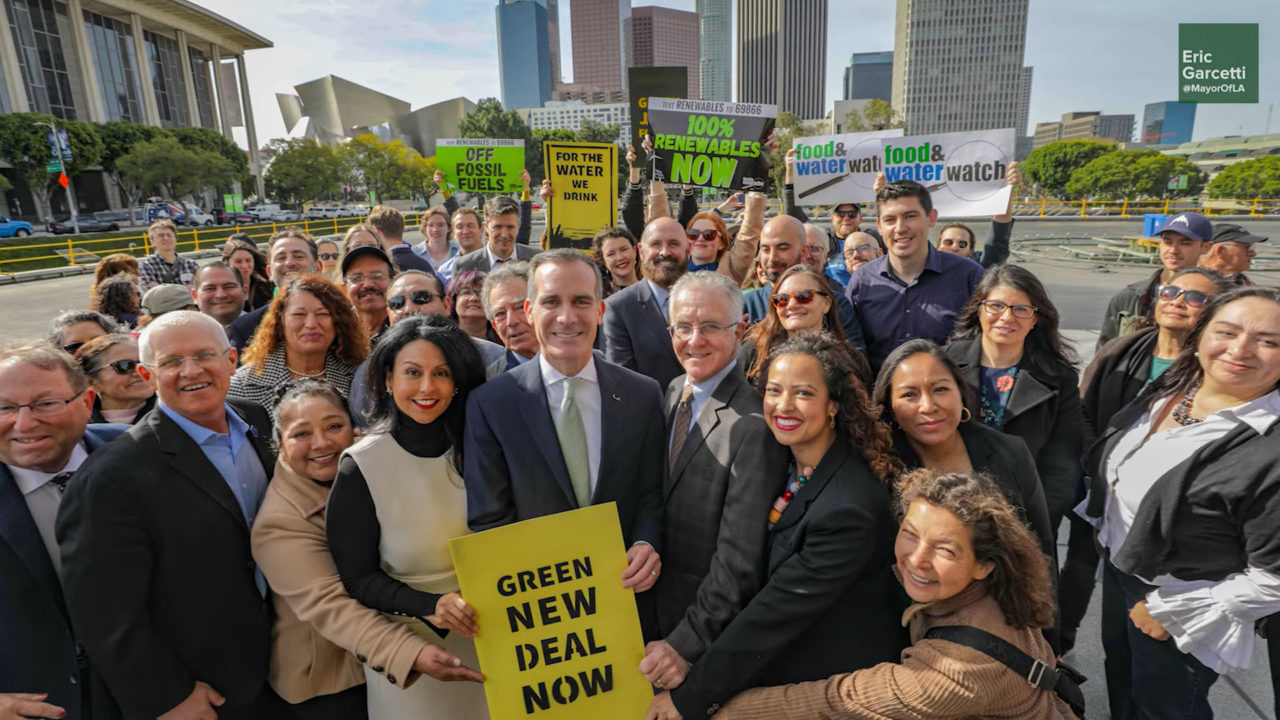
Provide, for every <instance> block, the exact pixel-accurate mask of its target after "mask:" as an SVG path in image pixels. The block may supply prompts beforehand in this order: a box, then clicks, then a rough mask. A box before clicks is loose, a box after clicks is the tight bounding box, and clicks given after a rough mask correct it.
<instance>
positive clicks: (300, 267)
mask: <svg viewBox="0 0 1280 720" xmlns="http://www.w3.org/2000/svg"><path fill="white" fill-rule="evenodd" d="M267 261H268V262H269V263H270V265H271V282H273V283H275V286H276V287H278V288H279V287H284V286H285V284H286V283H287V282H289V279H290V278H292V277H294V276H296V275H303V274H306V273H313V272H316V270H317V269H318V268H319V266H320V250H319V249H317V248H316V241H315V240H313V239H312V238H311V236H310V235H309V234H307V233H306V232H304V231H303V230H301V229H299V228H296V227H293V228H285V229H284V230H281V231H280V232H278V233H276V234H275V235H272V236H271V241H270V243H268V245H267ZM270 307H271V303H267V304H266V305H263V306H262V307H260V308H258V309H256V310H254V311H253V312H248V313H245V314H244V315H241V316H240V317H238V318H236V319H235V320H232V321H231V324H230V325H228V326H227V339H228V340H230V341H231V345H232V346H234V347H235V349H236V353H237V354H239V353H240V352H241V351H243V350H244V348H245V346H247V345H248V344H249V341H250V340H252V339H253V334H254V333H255V332H257V331H258V325H259V324H260V323H261V322H262V316H263V315H265V314H266V313H267V310H268V309H269V308H270Z"/></svg>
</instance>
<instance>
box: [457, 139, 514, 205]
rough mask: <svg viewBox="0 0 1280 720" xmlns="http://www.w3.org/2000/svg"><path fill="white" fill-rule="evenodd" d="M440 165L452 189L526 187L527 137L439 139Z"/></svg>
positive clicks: (511, 189)
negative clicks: (524, 174)
mask: <svg viewBox="0 0 1280 720" xmlns="http://www.w3.org/2000/svg"><path fill="white" fill-rule="evenodd" d="M436 169H437V170H439V171H440V172H442V173H444V182H445V185H446V186H448V187H449V189H450V191H452V192H465V193H499V194H500V193H513V192H520V191H522V190H524V184H523V183H522V182H520V171H521V170H523V169H524V141H523V140H507V139H503V138H463V139H455V138H447V139H443V140H437V141H436Z"/></svg>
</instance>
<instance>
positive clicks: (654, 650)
mask: <svg viewBox="0 0 1280 720" xmlns="http://www.w3.org/2000/svg"><path fill="white" fill-rule="evenodd" d="M742 306H743V299H742V292H741V291H739V290H738V288H737V286H736V285H734V283H733V281H732V280H730V279H729V278H727V277H725V276H724V275H721V274H719V273H715V272H695V273H689V274H687V275H685V276H684V277H681V278H680V279H679V280H678V281H676V283H675V285H673V286H672V288H671V302H670V309H671V323H670V326H669V330H670V333H671V345H672V348H673V349H674V351H675V355H676V357H677V358H678V359H679V361H680V365H681V366H682V367H683V368H684V370H685V374H684V375H681V376H680V377H677V378H675V379H674V380H672V381H671V384H670V386H669V387H668V388H667V396H666V404H665V409H666V416H667V443H668V445H667V450H668V452H667V464H666V470H667V472H666V473H665V474H664V478H663V484H662V499H663V518H664V522H663V528H662V533H663V542H664V543H665V544H666V546H667V547H678V548H680V552H676V553H670V554H668V555H667V556H666V557H665V558H664V562H665V564H666V566H667V567H666V570H665V572H663V573H662V576H661V577H660V578H658V583H657V585H656V586H655V587H654V603H655V605H656V611H657V622H658V630H659V634H660V635H661V636H662V638H663V639H662V640H657V641H654V642H651V643H649V645H648V647H647V648H646V650H645V658H644V660H643V661H641V663H640V670H641V672H643V673H644V674H645V677H646V678H648V680H649V682H651V683H653V684H654V685H655V686H657V687H659V688H664V689H671V688H674V687H676V686H678V685H679V684H680V683H681V682H683V681H684V677H685V674H686V673H687V672H688V670H689V664H690V663H693V662H697V660H698V658H700V657H701V656H702V654H703V652H704V651H705V650H706V649H707V647H708V646H709V645H711V643H712V642H713V641H714V640H715V639H716V637H717V636H718V635H719V634H720V632H721V631H722V630H723V629H724V628H725V626H726V625H728V624H729V621H730V620H732V619H733V617H734V615H736V614H737V613H738V612H739V611H740V610H741V609H742V608H743V607H744V606H746V604H747V602H749V601H750V600H751V597H752V596H753V595H755V593H756V591H758V590H759V589H760V586H761V585H762V584H763V582H764V571H765V534H766V530H767V525H768V517H769V507H770V505H771V504H772V503H773V500H774V498H775V497H777V495H778V493H779V492H780V491H781V490H782V486H783V484H784V482H785V479H786V478H785V475H786V470H787V453H786V451H785V449H784V448H783V447H782V446H781V445H779V444H778V443H777V441H775V440H774V438H773V433H772V432H770V430H769V427H768V425H767V424H766V421H765V418H764V416H763V414H762V404H761V400H760V396H759V395H757V394H756V392H755V391H754V390H753V389H752V387H751V385H750V384H749V383H748V382H747V378H746V376H745V375H744V374H743V371H742V369H741V368H740V367H738V362H737V351H738V344H739V342H740V341H741V340H742V334H743V332H744V330H745V327H746V323H744V322H742ZM687 714H688V713H687V712H686V716H687Z"/></svg>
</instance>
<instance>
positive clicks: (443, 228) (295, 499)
mask: <svg viewBox="0 0 1280 720" xmlns="http://www.w3.org/2000/svg"><path fill="white" fill-rule="evenodd" d="M787 167H788V180H790V168H791V158H790V157H788V165H787ZM631 179H632V183H631V186H630V188H629V189H628V191H627V195H626V198H625V202H624V204H623V207H622V211H621V217H620V224H619V225H618V226H616V227H608V228H603V229H602V230H601V231H600V233H599V235H597V236H596V237H595V239H594V242H593V243H592V248H593V252H592V253H583V252H580V251H578V250H572V249H541V248H538V247H535V246H534V245H530V244H528V241H529V237H530V219H529V218H530V205H531V202H530V197H529V188H528V182H529V181H528V175H527V174H526V175H525V191H524V194H523V196H522V197H521V199H520V200H515V199H513V198H509V197H503V196H499V197H495V198H492V199H490V200H489V201H488V203H487V204H486V206H485V207H484V209H483V212H482V211H480V210H477V209H475V208H471V207H466V206H461V205H460V204H459V203H457V201H456V200H455V199H454V198H447V200H448V205H447V206H442V207H438V208H433V209H431V210H429V211H428V212H426V213H425V214H424V215H423V218H422V223H421V232H422V236H423V242H422V243H420V244H418V245H411V244H410V243H408V242H407V241H406V240H405V237H404V235H405V222H404V217H403V216H402V215H401V214H400V213H399V212H398V211H396V210H395V209H393V208H390V207H387V206H379V207H377V208H374V209H373V210H372V211H371V213H370V216H369V217H368V218H367V221H366V222H364V223H362V224H358V225H356V226H354V227H352V228H351V229H350V230H349V231H348V232H347V233H346V235H345V237H343V238H341V239H340V240H339V239H336V238H330V239H320V240H317V239H315V238H312V237H311V236H310V235H309V234H307V233H306V232H304V231H302V230H300V229H297V228H288V229H284V230H281V231H280V232H277V233H275V234H274V235H273V236H272V237H271V238H270V240H269V241H268V242H267V243H265V244H264V245H262V246H259V245H258V243H257V242H255V240H254V239H253V238H251V237H249V236H247V235H237V236H233V237H232V238H231V239H229V240H228V242H227V243H226V245H225V247H224V249H223V252H222V255H221V258H220V259H217V260H214V261H212V262H208V263H206V264H203V265H197V264H196V263H194V262H193V261H191V260H189V259H186V258H182V257H180V256H178V255H177V254H176V253H175V244H176V228H174V227H173V224H172V223H171V222H170V221H167V220H162V221H158V222H156V223H155V224H153V225H152V226H151V228H150V229H149V235H150V239H151V245H152V246H153V247H154V249H155V253H154V254H153V255H150V256H148V257H146V258H143V259H142V260H141V261H139V260H137V259H136V258H133V257H132V256H129V255H113V256H109V257H107V258H104V259H103V261H102V262H101V263H100V266H99V268H98V272H97V273H96V274H95V278H94V280H95V283H94V289H93V290H92V291H91V300H90V303H89V304H88V309H83V310H80V309H77V310H71V311H68V312H65V313H63V314H61V315H59V316H58V317H57V318H56V319H55V320H54V321H53V327H52V330H51V333H50V336H49V338H48V339H47V341H45V342H42V343H38V344H26V345H14V346H10V347H7V348H5V349H3V350H0V463H2V465H0V578H3V582H2V583H0V607H3V608H4V612H3V613H0V638H4V643H3V645H4V647H3V648H0V720H10V719H11V718H30V717H36V718H61V717H72V718H95V719H101V718H117V717H119V718H128V719H134V718H148V719H150V718H160V719H161V720H197V719H198V720H206V719H208V718H231V719H242V718H243V719H257V718H263V719H271V720H275V719H277V718H300V719H311V718H316V719H327V718H343V719H350V718H362V717H368V718H374V719H375V720H380V719H386V720H397V719H400V718H467V719H471V718H477V719H480V718H486V717H488V710H487V707H486V701H485V694H484V691H483V686H482V683H483V681H484V677H483V675H482V674H481V668H480V667H479V666H478V661H477V658H476V651H475V646H474V642H473V638H475V636H476V634H477V632H478V631H479V629H480V627H481V626H483V625H484V624H485V623H486V622H491V621H492V620H491V619H490V618H483V617H479V616H478V615H477V613H476V611H475V609H474V608H472V607H471V606H470V605H469V604H468V603H467V600H466V598H465V597H462V596H461V595H460V592H459V584H458V580H457V576H456V573H455V570H454V568H453V566H452V562H451V559H450V554H449V550H448V541H449V539H451V538H454V537H458V536H462V535H465V534H468V533H471V532H480V531H484V530H488V529H491V528H496V527H500V526H503V525H506V524H509V523H513V522H517V521H520V520H525V519H529V518H535V517H541V516H545V515H550V514H554V513H559V512H564V511H570V510H573V509H576V508H580V507H585V506H588V505H592V504H600V503H615V504H616V507H617V512H618V520H619V524H620V527H621V531H622V537H623V539H624V543H625V554H626V568H625V571H624V572H623V574H622V577H621V579H620V580H619V582H621V583H622V585H623V587H625V588H628V589H630V590H632V591H634V595H635V600H636V608H637V612H638V614H639V617H640V621H641V622H640V624H641V627H642V629H643V633H644V640H645V642H646V646H645V655H644V659H643V661H642V662H641V663H640V665H639V667H637V668H635V670H634V672H637V673H639V674H641V675H643V676H644V678H645V679H646V680H647V681H648V682H649V683H651V684H652V686H653V688H654V697H653V701H652V704H651V705H650V706H649V707H648V708H647V710H645V713H646V717H647V718H656V719H660V720H670V719H675V718H695V717H696V718H700V717H715V718H720V719H721V720H723V719H724V718H734V719H737V718H812V717H827V718H868V719H870V718H919V719H926V718H939V719H940V718H969V717H973V718H981V717H999V718H1025V719H1027V720H1032V719H1035V720H1043V719H1045V718H1053V719H1058V718H1061V719H1065V718H1071V717H1076V716H1082V713H1083V708H1082V705H1081V701H1080V694H1079V691H1078V685H1077V683H1078V681H1079V680H1080V678H1079V676H1078V675H1076V674H1075V673H1074V672H1073V671H1072V670H1071V669H1070V668H1069V667H1068V666H1067V665H1065V664H1062V663H1061V661H1060V659H1061V657H1062V655H1063V654H1064V653H1066V652H1068V651H1070V650H1071V648H1072V647H1073V646H1074V645H1075V643H1076V640H1077V632H1078V629H1079V625H1080V621H1081V618H1082V617H1083V615H1084V612H1085V609H1086V607H1087V605H1088V602H1089V598H1090V596H1091V595H1092V593H1093V590H1094V584H1095V578H1097V577H1098V576H1099V574H1100V575H1101V578H1102V583H1103V591H1102V598H1103V599H1102V604H1103V607H1102V638H1101V639H1102V643H1103V646H1104V648H1105V650H1106V682H1107V687H1108V691H1109V701H1110V706H1111V713H1112V717H1113V718H1117V719H1126V720H1127V719H1130V718H1132V719H1138V718H1141V719H1144V720H1145V719H1149V718H1159V719H1161V720H1163V719H1165V718H1174V717H1186V718H1209V717H1212V710H1211V709H1210V707H1209V703H1208V692H1209V688H1210V686H1211V685H1212V684H1213V683H1214V681H1215V680H1216V679H1217V677H1218V675H1219V674H1220V673H1225V672H1231V671H1234V670H1237V669H1241V668H1247V667H1249V665H1250V663H1251V660H1252V657H1253V655H1254V648H1255V643H1256V642H1257V640H1256V637H1257V635H1255V626H1257V627H1258V628H1264V627H1265V626H1267V625H1268V624H1269V618H1270V617H1271V616H1272V614H1273V613H1276V612H1277V611H1280V533H1277V532H1275V522H1274V520H1273V518H1274V517H1275V515H1274V514H1273V513H1276V512H1280V492H1278V491H1277V490H1278V489H1280V470H1277V466H1276V463H1275V462H1274V458H1275V457H1276V453H1277V451H1280V445H1278V444H1277V443H1278V442H1280V440H1277V437H1280V431H1278V430H1277V429H1276V420H1277V419H1280V391H1278V390H1277V388H1278V387H1280V291H1276V290H1274V289H1271V288H1266V287H1261V286H1256V285H1253V284H1252V282H1250V281H1249V279H1248V278H1247V277H1245V275H1244V274H1243V273H1244V271H1245V270H1246V269H1247V268H1248V262H1249V259H1250V258H1251V257H1252V256H1253V245H1254V244H1255V243H1257V242H1261V241H1263V240H1265V238H1260V237H1256V236H1254V235H1251V234H1250V233H1249V232H1248V231H1247V230H1246V229H1245V228H1243V227H1240V226H1236V225H1219V226H1213V225H1212V224H1211V223H1210V221H1209V220H1208V219H1206V218H1204V217H1202V216H1200V215H1196V214H1193V213H1183V214H1181V215H1178V216H1177V217H1174V218H1172V219H1171V221H1170V222H1169V223H1168V224H1167V225H1166V226H1165V227H1164V229H1163V230H1162V231H1161V233H1160V259H1161V263H1162V266H1161V269H1160V270H1159V271H1157V272H1156V273H1155V274H1154V275H1153V276H1152V277H1151V278H1150V279H1149V280H1143V281H1142V282H1140V283H1137V284H1135V285H1132V286H1128V287H1126V288H1124V289H1122V290H1121V292H1120V293H1119V294H1118V295H1117V296H1116V298H1114V299H1113V300H1112V301H1111V303H1110V305H1109V307H1108V310H1107V316H1106V318H1104V322H1103V338H1102V342H1100V348H1099V350H1098V352H1097V354H1096V356H1095V358H1094V359H1093V361H1092V363H1091V364H1090V365H1089V366H1088V368H1087V369H1086V370H1085V371H1084V373H1083V378H1084V379H1083V382H1082V381H1081V379H1080V378H1081V375H1080V372H1079V371H1078V369H1077V365H1078V360H1079V359H1078V357H1077V355H1076V353H1075V351H1074V349H1073V348H1072V346H1071V344H1070V342H1068V341H1067V340H1065V339H1064V338H1063V336H1062V332H1061V330H1060V327H1059V325H1060V316H1059V312H1058V310H1057V309H1056V308H1055V306H1054V303H1053V300H1052V298H1051V297H1050V294H1049V292H1048V291H1047V290H1046V288H1045V286H1044V284H1043V283H1042V282H1041V281H1040V280H1039V279H1038V278H1037V277H1036V276H1035V274H1034V273H1032V272H1031V271H1029V270H1028V269H1026V268H1024V267H1022V266H1019V265H1016V264H1008V262H1007V260H1008V259H1009V241H1010V237H1011V234H1012V225H1013V219H1012V217H1011V216H1008V215H1007V214H1006V215H999V216H996V217H994V218H992V228H991V232H990V235H989V236H988V238H987V242H986V244H985V246H984V247H983V248H981V250H979V249H978V248H977V247H975V238H976V234H975V232H974V230H973V229H971V228H970V227H968V226H966V225H961V224H952V225H948V226H946V227H944V228H942V229H941V230H940V231H939V232H938V239H937V243H936V245H935V244H934V243H933V242H931V241H930V236H931V234H932V233H933V231H934V230H935V228H936V224H937V212H936V210H935V209H934V208H933V206H932V202H931V198H930V194H929V191H928V190H927V189H926V188H924V187H923V186H921V185H919V184H917V183H914V182H911V181H900V182H893V183H886V182H883V181H881V182H879V183H877V189H876V207H875V211H876V213H875V220H874V227H871V226H868V227H866V228H865V229H864V228H863V226H862V221H863V217H862V208H860V207H859V206H858V205H857V204H856V203H843V204H839V205H836V206H835V207H834V208H833V209H832V212H831V217H830V223H831V230H830V231H827V230H825V229H823V228H820V227H818V226H816V225H812V224H809V218H808V217H807V216H806V215H805V213H804V212H803V210H801V209H800V208H798V207H796V206H795V204H794V202H793V196H794V192H793V188H792V186H791V185H790V183H789V182H788V184H787V185H786V186H785V188H784V189H783V196H784V212H783V213H782V214H780V215H778V216H776V217H771V218H769V217H766V212H765V206H766V198H765V197H764V196H763V195H761V194H759V193H746V194H745V195H743V196H740V197H739V196H731V197H730V198H729V199H728V200H726V201H725V203H724V204H722V205H721V206H720V207H718V208H716V209H715V210H713V211H709V212H699V211H698V209H697V206H696V202H695V201H694V199H693V193H692V192H691V191H689V190H684V191H681V192H680V193H679V197H678V210H677V211H676V212H675V213H673V212H672V207H671V203H670V201H669V200H668V195H667V189H666V188H665V187H663V186H662V184H661V183H651V184H650V187H649V193H648V195H647V197H646V195H645V193H644V190H643V188H642V186H641V184H640V172H639V170H638V169H635V168H633V171H632V178H631ZM1018 181H1019V176H1018V175H1017V170H1016V165H1011V166H1010V168H1009V183H1010V184H1011V185H1012V184H1016V183H1017V182H1018ZM539 194H540V195H541V197H542V199H543V200H544V202H551V203H554V202H555V193H554V191H553V189H552V188H551V187H550V186H549V185H548V184H545V183H544V185H543V187H542V188H540V193H539ZM1064 519H1066V520H1068V522H1067V523H1063V520H1064ZM1060 526H1061V527H1065V528H1069V529H1068V530H1066V531H1064V534H1065V535H1067V536H1068V537H1064V538H1063V539H1064V540H1065V541H1067V544H1068V553H1067V556H1066V559H1065V561H1064V562H1063V563H1062V567H1061V568H1059V562H1058V556H1057V551H1056V545H1057V540H1058V532H1059V527H1060ZM582 541H583V542H592V540H591V539H590V538H583V539H582ZM1278 631H1280V629H1278ZM640 711H641V709H639V708H638V709H637V713H638V712H640Z"/></svg>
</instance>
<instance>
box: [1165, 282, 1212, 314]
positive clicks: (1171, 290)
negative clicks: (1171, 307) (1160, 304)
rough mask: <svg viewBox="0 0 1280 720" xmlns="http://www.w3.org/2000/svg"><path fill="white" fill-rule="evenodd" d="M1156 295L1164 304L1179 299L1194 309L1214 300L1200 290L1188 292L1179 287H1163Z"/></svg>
mask: <svg viewBox="0 0 1280 720" xmlns="http://www.w3.org/2000/svg"><path fill="white" fill-rule="evenodd" d="M1156 294H1157V295H1158V296H1159V297H1160V299H1161V300H1163V301H1164V302H1173V301H1174V300H1177V299H1178V298H1182V301H1183V302H1185V303H1186V304H1187V305H1189V306H1191V307H1193V308H1202V307H1204V306H1205V305H1207V304H1208V303H1209V301H1210V300H1212V299H1213V296H1212V295H1206V294H1204V293H1202V292H1200V291H1199V290H1187V289H1185V288H1180V287H1178V286H1177V285H1161V286H1160V289H1159V290H1157V291H1156Z"/></svg>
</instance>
